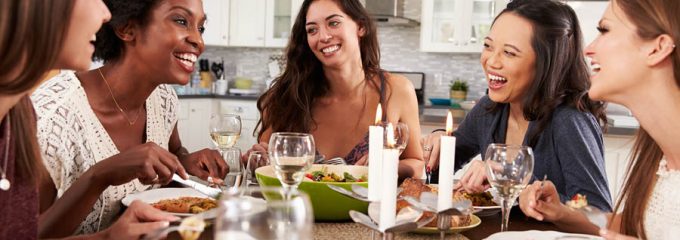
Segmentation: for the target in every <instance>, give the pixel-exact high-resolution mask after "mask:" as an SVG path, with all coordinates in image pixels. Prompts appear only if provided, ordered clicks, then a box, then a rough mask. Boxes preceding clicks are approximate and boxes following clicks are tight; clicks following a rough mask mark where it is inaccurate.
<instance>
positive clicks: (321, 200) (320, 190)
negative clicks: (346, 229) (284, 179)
mask: <svg viewBox="0 0 680 240" xmlns="http://www.w3.org/2000/svg"><path fill="white" fill-rule="evenodd" d="M323 167H326V168H327V171H328V172H329V173H335V174H337V175H340V176H342V175H343V174H344V173H345V172H347V173H349V174H352V175H353V176H355V177H357V178H359V177H361V176H362V175H368V167H366V166H355V165H325V164H314V165H312V167H311V168H309V169H308V170H307V171H306V172H307V173H311V172H312V171H317V170H320V169H321V168H323ZM255 176H256V177H257V182H258V183H259V184H260V185H261V186H281V182H279V179H278V178H276V174H275V173H274V167H273V166H272V165H269V166H264V167H260V168H258V169H257V170H255ZM353 184H359V185H361V186H363V187H368V183H367V182H314V181H311V180H309V179H307V178H306V177H305V180H303V181H302V183H300V186H298V189H299V190H300V191H303V192H305V193H307V194H308V195H309V199H310V200H311V202H312V208H313V209H314V219H315V220H320V221H344V220H348V219H350V216H349V210H355V211H359V212H362V213H368V203H366V202H362V201H359V200H356V199H353V198H350V197H347V196H345V195H342V194H340V193H338V192H336V191H333V190H332V189H330V188H329V187H328V185H335V186H339V187H342V188H345V189H348V190H350V189H351V186H352V185H353Z"/></svg>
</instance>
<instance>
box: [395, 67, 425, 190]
mask: <svg viewBox="0 0 680 240" xmlns="http://www.w3.org/2000/svg"><path fill="white" fill-rule="evenodd" d="M389 82H390V85H389V86H390V90H391V91H388V93H390V95H388V96H389V98H388V100H387V111H386V112H387V113H388V114H390V113H393V114H396V116H390V115H388V120H391V119H398V121H400V122H403V123H405V124H406V125H407V126H408V129H409V139H408V144H407V145H406V149H404V152H403V153H402V154H401V156H400V157H399V159H400V161H399V178H402V179H403V178H407V177H413V178H422V174H423V169H424V167H425V164H424V162H423V150H422V147H421V146H420V118H419V115H418V100H417V99H416V94H415V92H414V91H413V84H412V83H411V82H410V81H409V80H408V79H406V78H404V77H403V76H400V75H394V74H391V75H389Z"/></svg>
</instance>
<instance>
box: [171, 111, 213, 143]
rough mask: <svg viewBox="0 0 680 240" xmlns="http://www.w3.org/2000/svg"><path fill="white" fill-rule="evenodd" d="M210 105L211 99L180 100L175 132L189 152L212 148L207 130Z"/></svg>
mask: <svg viewBox="0 0 680 240" xmlns="http://www.w3.org/2000/svg"><path fill="white" fill-rule="evenodd" d="M212 103H213V100H212V99H180V104H179V113H178V114H179V116H178V123H177V125H178V126H177V128H178V129H177V130H178V132H179V137H180V140H181V141H182V145H183V146H184V147H185V148H187V150H189V152H195V151H198V150H201V149H203V148H213V147H214V146H213V144H212V141H211V140H210V130H209V129H208V127H209V126H210V115H211V114H212V108H213V106H212Z"/></svg>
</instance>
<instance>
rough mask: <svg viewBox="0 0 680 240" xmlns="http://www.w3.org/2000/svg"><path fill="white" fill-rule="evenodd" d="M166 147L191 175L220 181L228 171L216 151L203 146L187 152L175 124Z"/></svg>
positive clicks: (227, 167)
mask: <svg viewBox="0 0 680 240" xmlns="http://www.w3.org/2000/svg"><path fill="white" fill-rule="evenodd" d="M168 148H169V149H170V152H172V153H173V154H175V156H177V158H178V159H179V160H180V162H181V163H182V166H184V168H185V169H186V170H187V172H188V173H189V174H191V175H194V176H197V177H199V178H201V179H208V177H212V178H213V179H214V181H215V182H217V183H220V180H219V179H224V178H225V177H226V176H227V173H229V166H227V163H226V162H225V161H224V159H223V158H222V156H221V155H220V153H219V152H218V151H216V150H213V149H209V148H205V149H202V150H199V151H196V152H193V153H189V151H187V149H186V148H185V147H184V146H182V141H181V140H180V138H179V131H178V130H177V125H176V124H175V127H174V128H173V130H172V134H171V135H170V142H169V143H168Z"/></svg>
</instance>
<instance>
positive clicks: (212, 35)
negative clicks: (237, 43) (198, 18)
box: [203, 0, 230, 46]
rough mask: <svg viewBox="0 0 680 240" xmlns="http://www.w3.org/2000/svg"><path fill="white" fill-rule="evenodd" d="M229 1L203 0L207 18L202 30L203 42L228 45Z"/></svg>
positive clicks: (213, 44) (211, 44)
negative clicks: (203, 30)
mask: <svg viewBox="0 0 680 240" xmlns="http://www.w3.org/2000/svg"><path fill="white" fill-rule="evenodd" d="M229 1H230V0H203V10H204V11H205V15H206V17H207V18H208V21H206V23H205V32H203V42H205V45H210V46H228V43H229Z"/></svg>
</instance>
